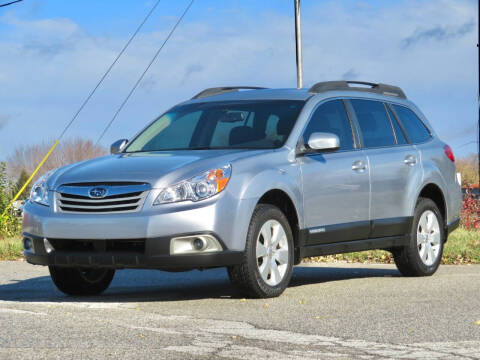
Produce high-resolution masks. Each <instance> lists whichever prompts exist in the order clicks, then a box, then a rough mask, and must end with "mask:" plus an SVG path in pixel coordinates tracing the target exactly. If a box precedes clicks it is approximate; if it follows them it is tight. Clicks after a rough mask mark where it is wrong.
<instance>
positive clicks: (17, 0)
mask: <svg viewBox="0 0 480 360" xmlns="http://www.w3.org/2000/svg"><path fill="white" fill-rule="evenodd" d="M20 1H23V0H15V1H10V2H8V3H6V4H0V7H4V6H8V5H12V4H15V3H18V2H20Z"/></svg>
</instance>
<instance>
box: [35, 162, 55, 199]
mask: <svg viewBox="0 0 480 360" xmlns="http://www.w3.org/2000/svg"><path fill="white" fill-rule="evenodd" d="M54 171H55V170H50V171H49V172H47V173H45V174H44V175H42V176H41V177H40V178H39V179H38V180H37V181H36V182H35V184H33V186H32V190H31V191H30V201H31V202H35V203H37V204H40V205H45V206H49V203H48V187H47V180H48V178H49V177H50V176H51V175H52V174H53V173H54Z"/></svg>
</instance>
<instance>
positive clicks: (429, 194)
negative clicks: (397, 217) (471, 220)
mask: <svg viewBox="0 0 480 360" xmlns="http://www.w3.org/2000/svg"><path fill="white" fill-rule="evenodd" d="M421 197H422V198H427V199H430V200H432V201H433V202H434V203H435V204H436V205H437V207H438V209H439V210H440V213H441V214H442V218H443V224H442V225H443V227H444V228H446V226H447V203H446V201H445V195H444V193H443V191H442V189H441V188H440V186H438V185H437V184H435V183H433V182H431V183H428V184H425V185H424V186H423V187H422V189H421V190H420V192H419V194H418V196H417V201H418V199H419V198H421Z"/></svg>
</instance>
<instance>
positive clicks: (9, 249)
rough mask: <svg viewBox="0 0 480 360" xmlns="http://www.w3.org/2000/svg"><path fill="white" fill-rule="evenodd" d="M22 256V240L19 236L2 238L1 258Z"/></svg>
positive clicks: (11, 258) (10, 258) (9, 258)
mask: <svg viewBox="0 0 480 360" xmlns="http://www.w3.org/2000/svg"><path fill="white" fill-rule="evenodd" d="M22 257H23V248H22V241H21V240H20V238H19V237H14V238H4V239H2V238H0V260H19V259H21V258H22Z"/></svg>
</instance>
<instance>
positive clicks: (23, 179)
mask: <svg viewBox="0 0 480 360" xmlns="http://www.w3.org/2000/svg"><path fill="white" fill-rule="evenodd" d="M29 177H30V175H28V173H27V171H26V170H25V169H23V170H22V172H21V173H20V176H19V177H18V180H17V183H16V184H15V186H14V187H13V194H12V195H13V196H15V195H17V193H18V192H19V191H20V189H21V188H22V187H23V185H25V183H26V182H27V180H28V178H29ZM31 188H32V184H28V186H27V187H26V189H25V190H24V191H23V192H22V195H20V197H19V198H18V200H26V199H28V197H29V195H30V189H31Z"/></svg>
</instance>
